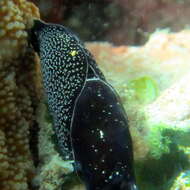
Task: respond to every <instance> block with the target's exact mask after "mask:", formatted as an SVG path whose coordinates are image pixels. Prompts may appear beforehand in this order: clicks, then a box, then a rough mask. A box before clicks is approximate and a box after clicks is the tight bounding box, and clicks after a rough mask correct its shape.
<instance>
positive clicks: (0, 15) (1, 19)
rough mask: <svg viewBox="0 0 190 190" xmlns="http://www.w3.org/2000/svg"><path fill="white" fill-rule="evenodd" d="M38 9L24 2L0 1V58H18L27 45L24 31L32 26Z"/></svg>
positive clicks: (37, 15) (16, 0)
mask: <svg viewBox="0 0 190 190" xmlns="http://www.w3.org/2000/svg"><path fill="white" fill-rule="evenodd" d="M34 17H39V12H38V9H37V8H36V7H35V6H34V5H33V4H32V3H29V2H26V0H1V1H0V28H1V30H0V44H1V46H0V57H2V58H3V59H6V58H8V57H9V58H13V57H18V56H19V54H21V53H23V52H24V50H25V47H26V45H27V40H26V39H27V32H26V31H25V30H26V29H28V28H30V27H31V26H32V20H33V18H34Z"/></svg>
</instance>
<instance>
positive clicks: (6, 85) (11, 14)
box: [0, 0, 39, 190]
mask: <svg viewBox="0 0 190 190" xmlns="http://www.w3.org/2000/svg"><path fill="white" fill-rule="evenodd" d="M34 17H35V18H39V12H38V9H37V8H36V7H35V6H34V5H33V4H32V3H29V2H27V1H26V0H1V1H0V28H1V29H0V189H2V190H27V189H30V181H31V179H32V178H33V175H34V166H33V161H32V156H31V152H30V145H29V130H30V128H31V127H32V126H33V120H34V108H35V104H36V103H37V99H36V92H35V90H34V77H35V66H34V62H35V57H34V52H33V51H32V50H31V49H30V48H28V45H27V44H28V43H27V38H28V36H27V32H26V30H27V29H29V28H30V27H31V26H32V20H33V19H34Z"/></svg>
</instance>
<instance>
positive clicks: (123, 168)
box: [30, 20, 137, 190]
mask: <svg viewBox="0 0 190 190" xmlns="http://www.w3.org/2000/svg"><path fill="white" fill-rule="evenodd" d="M30 35H31V38H30V40H31V43H32V45H33V47H34V49H35V51H37V53H38V54H39V56H40V60H41V69H42V75H43V82H44V88H45V92H46V94H47V98H48V104H49V108H50V112H51V114H52V116H53V120H54V130H55V134H56V136H57V140H58V144H59V148H60V150H61V153H62V156H63V158H64V159H74V160H75V164H74V165H75V170H76V171H77V173H78V174H79V176H80V177H81V179H82V180H83V181H84V183H85V185H86V188H87V190H137V186H136V183H135V177H134V169H133V152H132V141H131V136H130V133H129V129H128V121H127V116H126V113H125V110H124V108H123V106H122V105H121V102H120V99H119V97H118V95H117V93H116V91H115V90H114V89H113V87H112V86H111V85H110V84H109V83H108V82H107V81H106V79H105V77H104V76H103V74H102V72H101V71H100V70H99V68H98V66H97V64H96V62H95V61H94V59H93V57H92V55H91V54H90V52H89V51H88V50H87V49H86V48H85V47H84V45H83V43H81V42H80V40H79V38H78V37H77V36H76V35H75V34H74V33H73V32H71V31H70V30H69V29H68V28H66V27H64V26H61V25H56V24H46V23H44V22H41V21H39V20H36V21H35V24H34V26H33V28H32V30H31V33H30Z"/></svg>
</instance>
